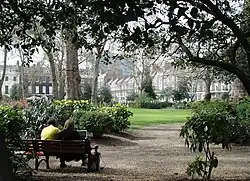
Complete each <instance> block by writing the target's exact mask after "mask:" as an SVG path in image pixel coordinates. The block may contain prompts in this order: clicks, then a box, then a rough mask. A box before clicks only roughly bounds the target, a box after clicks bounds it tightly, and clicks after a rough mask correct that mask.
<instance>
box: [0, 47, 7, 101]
mask: <svg viewBox="0 0 250 181" xmlns="http://www.w3.org/2000/svg"><path fill="white" fill-rule="evenodd" d="M7 53H8V50H7V48H6V46H4V59H3V73H2V77H1V80H0V99H2V98H3V93H2V87H3V81H4V78H5V72H6V62H7Z"/></svg>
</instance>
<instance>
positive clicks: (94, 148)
mask: <svg viewBox="0 0 250 181" xmlns="http://www.w3.org/2000/svg"><path fill="white" fill-rule="evenodd" d="M98 148H99V147H98V146H97V145H95V146H94V147H91V150H95V152H97V149H98Z"/></svg>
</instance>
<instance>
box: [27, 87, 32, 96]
mask: <svg viewBox="0 0 250 181" xmlns="http://www.w3.org/2000/svg"><path fill="white" fill-rule="evenodd" d="M28 93H29V94H31V93H32V86H31V85H29V86H28Z"/></svg>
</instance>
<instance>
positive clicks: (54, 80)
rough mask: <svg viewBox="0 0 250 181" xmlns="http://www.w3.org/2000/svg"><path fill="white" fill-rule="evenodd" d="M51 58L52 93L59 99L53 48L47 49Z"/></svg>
mask: <svg viewBox="0 0 250 181" xmlns="http://www.w3.org/2000/svg"><path fill="white" fill-rule="evenodd" d="M45 52H46V53H47V56H48V58H49V64H50V72H51V77H52V94H53V98H54V99H58V82H57V77H56V66H55V60H54V55H53V51H52V49H50V50H48V51H45Z"/></svg>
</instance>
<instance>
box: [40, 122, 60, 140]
mask: <svg viewBox="0 0 250 181" xmlns="http://www.w3.org/2000/svg"><path fill="white" fill-rule="evenodd" d="M47 124H48V126H47V127H45V128H44V129H43V130H42V132H41V140H55V139H57V137H58V134H59V132H60V130H59V128H57V127H56V120H55V119H54V118H50V119H49V120H48V122H47Z"/></svg>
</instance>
